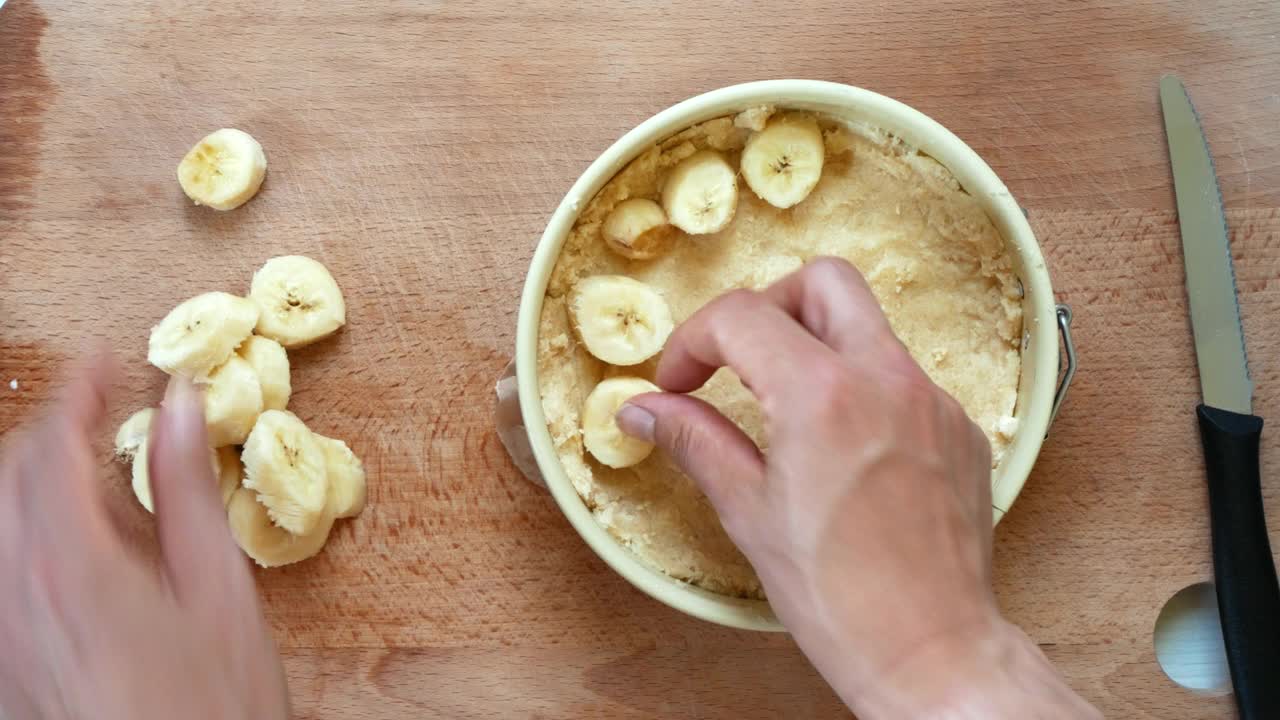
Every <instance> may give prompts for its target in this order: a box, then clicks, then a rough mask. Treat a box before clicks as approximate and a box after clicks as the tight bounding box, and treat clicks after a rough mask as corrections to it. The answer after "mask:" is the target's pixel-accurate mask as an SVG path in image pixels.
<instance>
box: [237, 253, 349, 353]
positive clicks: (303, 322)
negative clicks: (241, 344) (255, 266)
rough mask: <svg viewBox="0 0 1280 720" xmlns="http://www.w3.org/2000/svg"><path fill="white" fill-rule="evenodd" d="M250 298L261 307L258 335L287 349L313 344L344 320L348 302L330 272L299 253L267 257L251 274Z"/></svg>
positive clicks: (341, 324)
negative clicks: (260, 266)
mask: <svg viewBox="0 0 1280 720" xmlns="http://www.w3.org/2000/svg"><path fill="white" fill-rule="evenodd" d="M249 299H250V300H252V301H253V302H254V303H255V304H256V305H257V306H258V308H259V309H260V310H261V316H260V317H259V318H258V328H257V329H258V334H259V335H263V336H266V337H269V338H271V339H272V340H275V341H276V342H278V343H280V344H281V345H283V346H285V347H286V348H296V347H302V346H303V345H307V344H309V343H313V342H315V341H316V340H319V339H321V338H323V337H326V336H328V335H330V334H332V333H333V332H334V331H336V330H337V329H338V328H340V327H342V326H343V324H345V323H346V322H347V305H346V303H345V302H344V301H343V299H342V291H341V290H339V289H338V283H337V282H335V281H334V279H333V275H330V274H329V271H328V269H326V268H325V266H324V265H321V264H320V263H318V262H316V261H315V260H312V259H311V258H309V257H303V256H301V255H286V256H284V257H277V258H272V259H270V260H268V261H267V263H266V264H265V265H263V266H262V268H261V269H259V270H258V272H256V273H254V276H253V284H252V285H251V286H250V289H249Z"/></svg>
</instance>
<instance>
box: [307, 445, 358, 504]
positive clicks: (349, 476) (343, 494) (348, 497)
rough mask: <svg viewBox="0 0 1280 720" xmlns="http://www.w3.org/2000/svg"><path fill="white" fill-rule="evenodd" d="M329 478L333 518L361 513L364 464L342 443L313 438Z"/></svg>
mask: <svg viewBox="0 0 1280 720" xmlns="http://www.w3.org/2000/svg"><path fill="white" fill-rule="evenodd" d="M316 440H317V441H318V442H319V443H320V448H321V450H323V451H324V462H325V470H326V472H327V474H328V476H329V511H330V512H331V513H333V516H334V517H335V518H338V519H341V518H349V517H355V516H356V515H359V514H360V511H361V510H363V509H364V502H365V493H366V485H365V477H364V464H363V463H361V462H360V458H358V457H356V455H355V453H353V452H351V448H349V447H347V444H346V443H344V442H342V441H341V440H334V439H333V438H327V437H325V436H323V435H316Z"/></svg>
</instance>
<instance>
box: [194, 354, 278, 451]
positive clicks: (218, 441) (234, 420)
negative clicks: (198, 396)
mask: <svg viewBox="0 0 1280 720" xmlns="http://www.w3.org/2000/svg"><path fill="white" fill-rule="evenodd" d="M203 388H204V423H205V427H206V428H207V429H208V431H209V446H210V447H215V448H219V447H223V446H224V445H239V444H241V443H243V442H244V441H245V438H247V437H249V431H250V430H253V424H254V423H255V422H257V421H258V416H259V415H261V414H262V405H263V403H262V385H261V383H259V382H258V373H256V372H254V371H253V366H252V365H250V364H249V363H248V362H247V361H246V360H245V359H244V358H242V357H240V356H239V355H232V356H231V357H230V358H228V359H227V361H226V362H224V363H222V364H221V365H219V366H218V367H216V368H214V370H213V372H211V373H209V382H208V384H206V385H204V386H203Z"/></svg>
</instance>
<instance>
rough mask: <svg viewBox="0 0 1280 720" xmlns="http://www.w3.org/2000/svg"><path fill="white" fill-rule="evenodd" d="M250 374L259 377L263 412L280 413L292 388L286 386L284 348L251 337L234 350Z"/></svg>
mask: <svg viewBox="0 0 1280 720" xmlns="http://www.w3.org/2000/svg"><path fill="white" fill-rule="evenodd" d="M236 353H237V354H238V355H240V357H242V358H244V359H245V361H246V362H248V363H249V365H251V366H253V371H254V372H255V373H257V374H258V384H259V385H261V386H262V407H263V409H264V410H283V409H285V407H286V406H288V404H289V396H290V395H291V394H292V393H293V386H292V385H291V384H290V383H289V355H288V354H287V353H285V351H284V347H283V346H281V345H280V343H278V342H276V341H275V340H272V339H271V338H264V337H262V336H261V335H250V336H249V337H248V339H246V340H245V341H244V342H243V343H240V347H239V348H238V349H237V350H236Z"/></svg>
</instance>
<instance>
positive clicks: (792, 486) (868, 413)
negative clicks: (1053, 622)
mask: <svg viewBox="0 0 1280 720" xmlns="http://www.w3.org/2000/svg"><path fill="white" fill-rule="evenodd" d="M721 367H729V368H731V369H732V370H733V371H734V372H735V373H737V375H738V376H739V377H740V378H741V379H742V381H743V383H744V384H745V385H746V386H747V387H748V388H750V389H751V391H752V392H753V393H754V394H755V395H756V397H757V398H758V400H759V401H760V405H761V408H762V410H763V412H764V415H765V418H766V423H767V430H766V433H767V437H768V442H769V448H768V452H767V454H762V453H761V452H760V451H759V449H758V448H757V447H756V446H755V445H754V444H753V443H752V441H751V440H750V439H749V438H748V437H747V436H746V434H744V433H743V432H742V431H741V430H740V429H739V428H738V427H737V426H736V425H734V424H733V423H732V422H731V421H729V420H728V419H727V418H725V417H724V416H723V415H721V414H720V413H719V412H718V411H717V410H716V409H715V408H714V407H712V406H711V405H709V404H707V403H705V402H703V401H701V400H699V399H697V398H694V397H692V396H688V395H683V394H678V393H686V392H690V391H692V390H696V389H697V388H699V387H701V386H702V384H703V383H705V382H706V381H707V380H708V379H709V378H710V377H711V375H712V374H713V373H714V372H715V371H716V370H717V369H719V368H721ZM656 380H657V384H658V385H659V386H661V387H662V388H663V389H664V390H667V391H670V392H669V393H664V394H654V395H643V396H639V397H637V398H634V399H632V400H631V401H630V402H629V403H628V404H627V405H626V406H624V407H623V409H622V410H621V411H620V412H619V415H618V423H619V425H620V426H621V427H622V428H623V429H624V430H625V431H627V432H628V433H630V434H632V435H636V436H639V437H643V438H646V439H650V440H651V441H653V442H656V443H657V445H658V446H659V447H660V448H662V449H663V450H665V451H666V452H667V453H668V454H670V455H671V456H672V457H673V459H674V460H675V461H676V463H677V464H679V465H680V467H681V468H682V469H683V470H684V471H685V472H686V473H687V474H688V475H689V476H690V477H691V478H692V479H693V480H694V481H695V482H696V483H697V484H698V485H699V487H700V488H701V489H702V490H703V491H704V492H705V493H706V495H707V497H708V499H709V500H710V502H711V504H712V505H713V506H714V507H715V508H716V510H717V512H718V513H719V515H720V519H721V522H722V524H723V525H724V528H725V530H726V531H727V532H728V534H729V536H730V537H731V538H732V539H733V541H734V542H735V543H736V544H737V545H738V546H739V548H741V549H742V551H743V553H744V554H745V555H746V556H747V558H748V559H749V560H750V561H751V563H752V565H753V566H754V567H755V569H756V571H757V573H758V574H759V576H760V579H761V582H762V583H763V585H764V588H765V592H766V594H767V595H768V597H769V601H770V603H771V605H772V606H773V608H774V610H775V612H776V613H777V615H778V617H779V618H780V619H781V620H782V622H783V624H785V625H786V627H787V628H788V630H790V631H791V633H792V635H793V636H794V638H795V640H796V642H797V643H798V644H799V645H800V647H801V649H802V650H804V652H805V653H806V655H808V657H809V658H810V660H812V662H813V663H814V665H815V666H816V667H817V668H818V670H819V671H820V672H821V673H822V674H823V675H824V676H825V677H826V679H827V680H828V682H830V683H831V684H832V686H833V687H834V688H835V690H836V691H837V692H838V693H839V694H840V695H841V697H842V698H843V699H844V700H845V702H846V703H847V704H848V705H849V706H850V708H852V709H853V710H854V711H855V712H857V713H858V715H859V717H863V718H865V719H866V720H875V719H876V718H895V719H897V718H907V717H912V718H915V717H929V718H933V717H937V718H952V717H955V718H967V717H983V718H1001V717H1018V718H1031V717H1055V718H1056V717H1064V718H1065V717H1093V715H1090V714H1089V713H1090V712H1092V710H1091V709H1090V708H1089V707H1088V706H1087V705H1086V704H1084V703H1083V701H1081V700H1079V698H1077V697H1076V696H1074V695H1073V694H1071V693H1070V691H1069V690H1067V689H1066V688H1065V686H1064V685H1062V683H1061V681H1060V680H1059V679H1058V678H1057V676H1056V675H1055V674H1054V673H1053V671H1052V668H1050V667H1049V665H1048V663H1047V661H1046V660H1045V659H1044V657H1043V655H1041V654H1040V653H1039V651H1038V649H1037V648H1035V646H1034V645H1033V644H1031V643H1030V642H1029V641H1028V640H1027V639H1026V637H1025V636H1024V635H1022V634H1021V632H1020V631H1018V630H1017V629H1016V628H1014V627H1013V626H1011V625H1009V624H1008V623H1006V622H1005V621H1003V620H1002V619H1001V617H1000V614H999V611H998V609H997V607H996V603H995V599H994V596H993V594H992V590H991V535H992V532H991V525H992V518H991V497H990V496H991V487H990V478H991V451H990V447H989V445H988V442H987V439H986V437H985V436H984V435H983V434H982V432H981V430H979V429H978V427H977V426H975V425H974V424H973V423H972V422H971V421H970V420H969V419H968V417H967V416H966V415H965V413H964V410H963V408H961V407H960V405H959V403H957V402H956V401H955V400H954V399H952V398H951V397H950V396H949V395H947V394H946V393H945V392H943V391H942V390H941V389H940V388H938V387H937V386H936V385H934V384H933V382H931V381H930V379H929V378H928V376H926V375H925V373H924V371H923V370H921V369H920V367H919V366H918V365H917V364H916V363H915V361H914V360H913V359H912V358H911V356H910V354H909V353H908V352H907V350H906V348H905V347H904V346H903V345H902V344H901V342H899V341H898V339H897V338H896V337H895V336H894V334H893V332H892V330H891V328H890V327H889V324H888V321H887V320H886V318H885V317H884V315H883V313H882V312H881V310H880V306H879V303H878V302H877V301H876V299H875V297H874V296H873V295H872V293H871V290H870V288H869V287H868V286H867V284H866V282H865V281H864V280H863V278H862V276H861V275H860V274H859V273H858V272H857V270H855V269H854V268H853V266H852V265H850V264H849V263H847V262H844V261H843V260H830V259H824V260H819V261H815V262H813V263H810V264H809V265H808V266H806V267H805V268H804V269H802V270H800V271H799V272H797V273H795V274H793V275H791V276H789V277H787V278H785V279H783V280H782V281H780V282H779V283H777V284H776V285H774V286H772V287H770V288H768V289H766V290H764V291H762V292H758V293H757V292H750V291H738V292H734V293H730V294H729V295H726V296H724V297H721V298H719V299H717V300H715V301H713V302H712V303H710V304H708V305H707V306H706V307H704V308H703V309H701V310H700V311H699V312H697V313H695V314H694V315H693V317H691V318H690V319H689V320H688V321H687V322H685V323H684V324H683V325H682V326H681V327H679V328H678V329H677V330H676V332H675V333H674V334H673V335H672V336H671V338H670V339H669V340H668V342H667V346H666V349H665V351H664V353H663V357H662V360H661V362H660V364H659V367H658V373H657V378H656ZM1011 683H1012V684H1014V685H1016V686H1019V687H1021V688H1023V692H1021V693H1019V696H1018V697H1012V696H1010V693H1009V690H1008V687H1009V685H1010V684H1011ZM992 685H997V686H1000V687H998V688H993V687H992ZM1001 688H1003V689H1001ZM1002 693H1003V695H1002ZM1027 695H1029V696H1030V699H1028V698H1027V697H1025V696H1027ZM1044 697H1051V698H1054V699H1055V701H1056V702H1057V703H1058V705H1057V707H1058V708H1059V709H1060V710H1062V712H1061V713H1057V712H1046V713H1045V714H1037V713H1036V711H1035V708H1037V707H1039V706H1037V705H1034V704H1028V703H1029V702H1031V701H1032V700H1034V699H1036V698H1044ZM1006 713H1007V714H1006Z"/></svg>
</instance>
